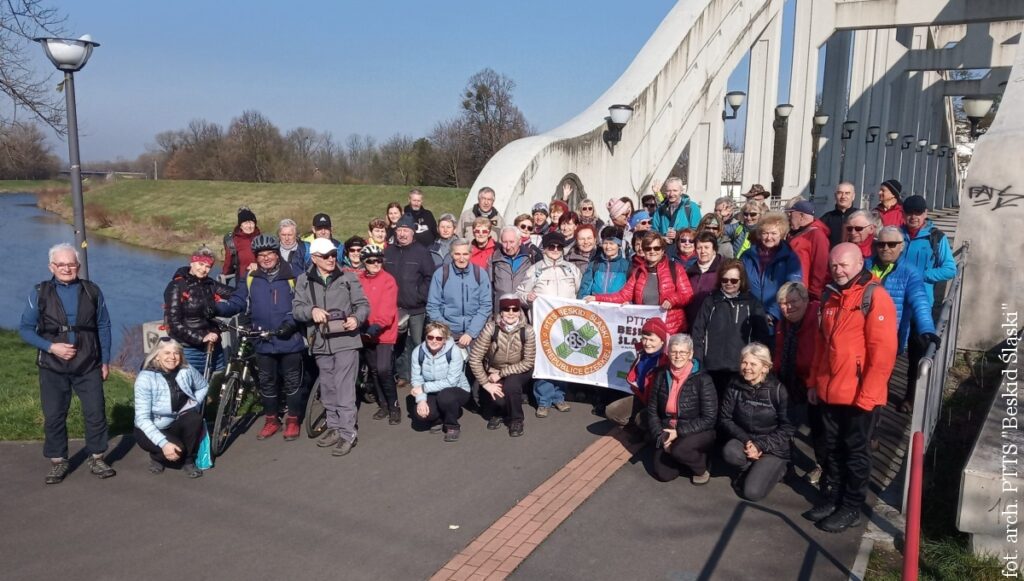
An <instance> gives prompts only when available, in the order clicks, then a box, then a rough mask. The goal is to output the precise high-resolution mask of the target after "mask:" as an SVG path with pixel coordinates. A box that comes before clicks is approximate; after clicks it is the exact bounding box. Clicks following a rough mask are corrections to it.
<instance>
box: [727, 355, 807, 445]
mask: <svg viewBox="0 0 1024 581" xmlns="http://www.w3.org/2000/svg"><path fill="white" fill-rule="evenodd" d="M718 417H719V425H720V426H721V428H722V431H723V432H725V434H727V435H728V436H729V437H730V438H736V439H737V440H739V441H740V442H743V443H746V442H751V441H752V442H754V445H755V446H757V449H758V450H760V451H761V452H763V453H766V454H771V455H773V456H778V457H779V458H789V451H790V447H791V445H792V440H793V432H794V431H795V428H794V427H793V424H792V423H791V422H790V421H789V399H788V395H787V393H786V388H785V387H783V386H782V384H781V383H780V382H779V380H778V379H776V378H775V376H774V375H771V374H769V375H768V377H766V378H765V380H764V381H762V382H761V383H760V384H758V385H756V386H753V385H750V384H749V383H747V382H746V381H744V379H743V378H742V377H740V376H738V375H737V376H736V377H734V378H733V379H732V381H730V382H729V387H727V388H726V390H725V395H724V396H722V409H721V412H720V413H719V416H718Z"/></svg>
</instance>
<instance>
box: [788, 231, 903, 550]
mask: <svg viewBox="0 0 1024 581" xmlns="http://www.w3.org/2000/svg"><path fill="white" fill-rule="evenodd" d="M829 259H830V262H829V269H830V270H831V272H832V282H831V283H829V284H828V286H826V287H825V292H824V294H823V295H822V301H821V310H820V312H819V323H818V336H817V350H816V352H815V354H814V364H813V365H812V367H811V376H810V381H809V382H808V384H807V400H808V402H809V403H810V404H811V405H815V404H818V402H821V404H822V405H823V407H822V409H821V413H822V424H823V425H824V428H825V449H826V451H827V460H826V463H825V475H826V483H825V486H824V487H823V489H824V490H825V493H824V495H823V497H824V498H823V500H822V501H821V502H820V503H819V504H817V505H816V506H815V507H814V508H812V509H811V510H809V511H807V512H805V513H804V514H803V516H804V518H807V519H808V520H812V521H814V522H816V523H818V527H819V528H821V529H822V530H824V531H827V532H830V533H838V532H842V531H844V530H846V529H848V528H850V527H852V526H856V525H858V524H860V512H861V509H862V508H863V505H864V500H865V498H866V497H867V488H868V483H869V481H870V479H871V448H870V441H871V432H872V430H873V428H874V424H875V422H874V415H875V413H876V412H877V408H878V407H879V406H884V405H885V402H886V397H887V394H888V391H889V389H888V384H889V376H890V375H891V374H892V369H893V366H894V365H895V364H896V347H897V345H896V307H895V305H894V304H893V302H892V298H890V296H889V293H888V292H886V290H885V288H883V287H882V285H881V284H880V283H879V281H878V279H877V278H875V277H873V276H871V273H870V272H868V271H867V270H865V269H864V257H863V256H861V253H860V250H859V249H858V248H857V247H856V246H855V245H853V244H849V243H845V242H844V243H842V244H840V245H838V246H836V247H835V248H833V249H832V252H831V254H830V255H829Z"/></svg>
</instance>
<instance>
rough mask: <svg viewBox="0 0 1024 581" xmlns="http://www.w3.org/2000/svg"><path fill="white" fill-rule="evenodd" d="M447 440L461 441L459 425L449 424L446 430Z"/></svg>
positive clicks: (445, 438) (445, 439) (445, 437)
mask: <svg viewBox="0 0 1024 581" xmlns="http://www.w3.org/2000/svg"><path fill="white" fill-rule="evenodd" d="M444 441H445V442H458V441H459V428H458V426H448V428H447V429H446V430H445V432H444Z"/></svg>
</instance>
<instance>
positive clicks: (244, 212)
mask: <svg viewBox="0 0 1024 581" xmlns="http://www.w3.org/2000/svg"><path fill="white" fill-rule="evenodd" d="M242 222H252V223H254V224H255V223H256V214H254V213H253V211H252V210H250V209H249V208H247V207H246V206H242V207H241V208H239V209H238V225H239V226H241V225H242Z"/></svg>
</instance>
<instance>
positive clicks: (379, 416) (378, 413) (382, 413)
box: [373, 408, 391, 420]
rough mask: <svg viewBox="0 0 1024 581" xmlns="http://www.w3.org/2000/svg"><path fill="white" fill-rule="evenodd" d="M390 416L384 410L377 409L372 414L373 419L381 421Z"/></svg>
mask: <svg viewBox="0 0 1024 581" xmlns="http://www.w3.org/2000/svg"><path fill="white" fill-rule="evenodd" d="M390 416H391V414H390V413H388V410H386V409H384V408H377V411H375V412H373V419H375V420H383V419H384V418H387V417H390Z"/></svg>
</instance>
